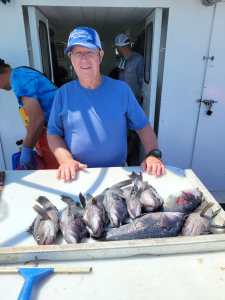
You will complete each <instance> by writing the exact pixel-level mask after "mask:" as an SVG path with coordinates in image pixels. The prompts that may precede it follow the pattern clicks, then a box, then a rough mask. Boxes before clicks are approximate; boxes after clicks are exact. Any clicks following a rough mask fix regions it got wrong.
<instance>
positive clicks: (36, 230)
mask: <svg viewBox="0 0 225 300" xmlns="http://www.w3.org/2000/svg"><path fill="white" fill-rule="evenodd" d="M129 177H130V178H129V179H128V180H124V181H122V182H119V183H117V184H114V185H113V186H111V187H109V188H107V189H105V190H104V191H103V192H102V193H101V194H99V195H97V196H95V197H93V196H92V195H90V194H87V195H85V196H84V195H83V194H81V193H80V194H79V199H80V203H77V202H75V201H74V200H73V199H71V198H70V197H68V196H61V200H62V201H64V202H65V203H66V207H65V208H64V209H63V210H62V211H61V212H59V211H58V209H57V208H56V207H55V206H54V205H53V204H52V203H51V201H50V200H48V199H47V198H46V197H43V196H40V197H39V198H38V199H37V203H38V204H37V205H35V206H34V210H35V211H36V212H37V217H36V218H35V220H34V221H33V223H32V225H31V226H30V228H29V232H30V233H32V234H33V236H34V239H35V240H36V241H37V243H38V244H40V245H44V244H45V245H46V244H54V243H56V240H57V236H58V233H59V232H61V234H62V236H63V238H64V239H65V241H66V242H67V243H79V242H82V241H85V240H86V239H87V238H89V237H92V238H94V239H98V240H101V241H102V240H103V241H117V240H132V239H145V238H161V237H172V236H177V235H184V236H194V235H201V234H208V233H217V232H225V224H224V223H222V224H219V225H218V224H214V223H213V219H214V217H215V216H216V215H217V214H218V212H219V210H217V211H213V210H212V206H213V204H211V203H208V202H207V201H206V200H204V198H203V194H202V192H201V191H200V190H198V189H193V190H186V191H182V192H180V193H178V194H176V195H172V196H170V197H169V198H168V199H167V201H164V200H163V199H162V197H161V196H160V195H159V194H158V192H157V191H156V189H155V188H154V187H153V186H152V185H150V184H149V183H148V182H146V181H144V180H143V177H142V174H141V173H140V174H136V173H132V174H131V175H130V176H129Z"/></svg>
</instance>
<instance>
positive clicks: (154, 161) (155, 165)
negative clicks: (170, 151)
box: [141, 156, 165, 176]
mask: <svg viewBox="0 0 225 300" xmlns="http://www.w3.org/2000/svg"><path fill="white" fill-rule="evenodd" d="M141 167H142V169H143V170H144V172H146V173H148V174H151V175H154V176H162V175H164V174H165V166H164V164H163V163H162V161H161V160H160V159H159V158H156V157H154V156H148V157H146V158H145V159H144V160H143V162H142V163H141Z"/></svg>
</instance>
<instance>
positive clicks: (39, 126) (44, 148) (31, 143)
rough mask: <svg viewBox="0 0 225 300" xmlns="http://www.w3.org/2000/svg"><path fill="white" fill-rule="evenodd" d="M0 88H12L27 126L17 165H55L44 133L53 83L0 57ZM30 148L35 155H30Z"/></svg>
mask: <svg viewBox="0 0 225 300" xmlns="http://www.w3.org/2000/svg"><path fill="white" fill-rule="evenodd" d="M0 89H4V90H11V89H12V90H13V92H14V94H15V95H16V97H17V100H18V104H19V109H20V114H21V117H22V119H23V121H24V123H25V126H26V129H27V133H26V136H25V138H24V140H23V147H22V150H21V155H20V167H21V168H23V169H56V168H58V163H57V161H56V159H55V157H54V155H53V154H52V152H51V151H50V149H49V147H48V143H47V136H46V125H47V122H48V118H49V114H50V110H51V107H52V103H53V100H54V96H55V92H56V87H55V86H54V84H53V83H52V82H51V81H50V80H49V79H48V78H47V77H46V76H45V75H44V74H42V73H40V72H39V71H37V70H34V69H32V68H30V67H17V68H11V67H10V65H9V64H6V63H5V61H4V60H3V59H0ZM34 147H35V149H36V152H37V154H38V155H37V156H35V155H34V153H35V152H34V151H33V148H34Z"/></svg>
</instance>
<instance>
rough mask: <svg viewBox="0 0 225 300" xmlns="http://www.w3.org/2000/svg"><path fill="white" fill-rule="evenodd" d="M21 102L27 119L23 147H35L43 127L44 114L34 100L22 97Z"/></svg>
mask: <svg viewBox="0 0 225 300" xmlns="http://www.w3.org/2000/svg"><path fill="white" fill-rule="evenodd" d="M22 102H23V107H24V109H25V111H26V113H27V115H28V119H29V122H28V127H27V133H26V136H25V138H24V141H23V145H24V146H26V147H30V148H33V147H34V146H35V145H36V143H37V141H38V139H39V137H40V135H41V133H42V131H43V128H44V125H45V117H44V112H43V110H42V108H41V106H40V104H39V103H38V101H37V100H36V99H33V98H30V97H22Z"/></svg>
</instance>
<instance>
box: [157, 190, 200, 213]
mask: <svg viewBox="0 0 225 300" xmlns="http://www.w3.org/2000/svg"><path fill="white" fill-rule="evenodd" d="M203 199H204V197H203V193H202V192H201V191H200V190H199V189H197V188H196V189H192V190H185V191H181V192H180V193H178V194H176V195H170V196H169V197H168V199H167V201H165V203H164V205H163V211H171V212H182V213H186V214H189V213H191V212H193V211H194V210H195V209H196V208H197V207H198V206H199V205H200V204H201V203H202V201H203Z"/></svg>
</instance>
